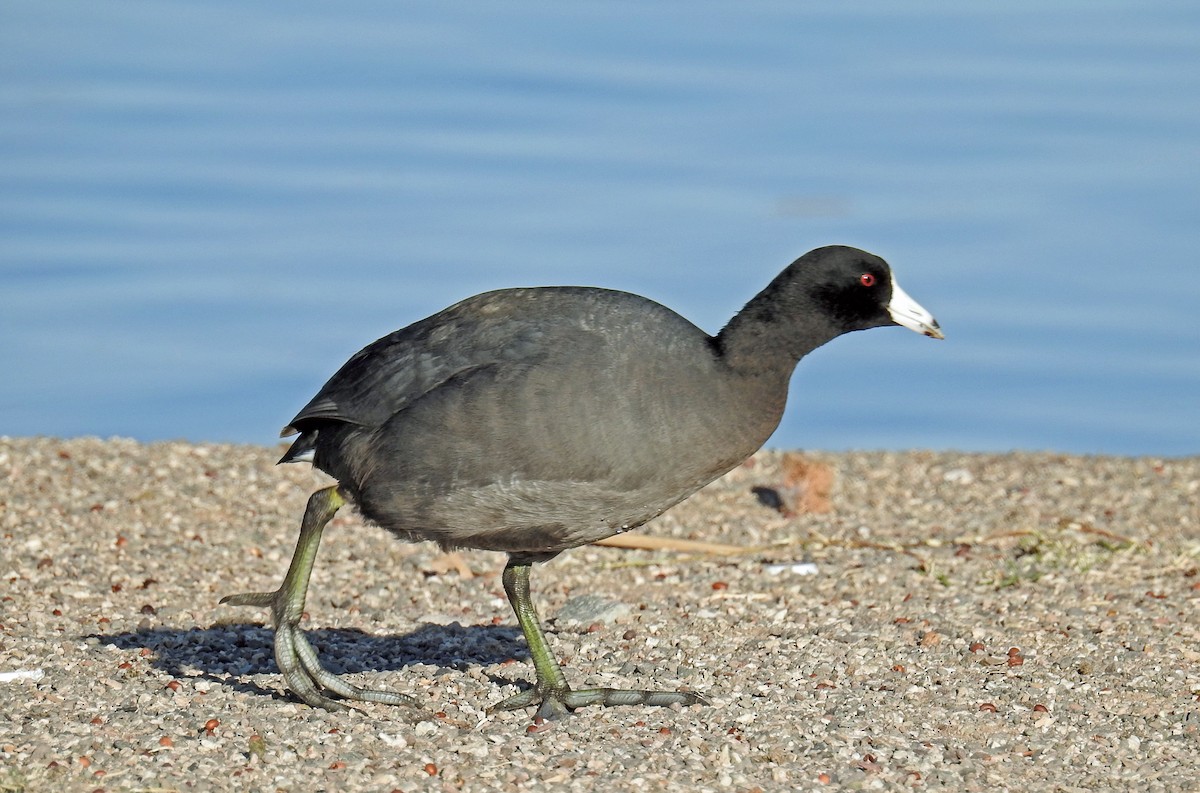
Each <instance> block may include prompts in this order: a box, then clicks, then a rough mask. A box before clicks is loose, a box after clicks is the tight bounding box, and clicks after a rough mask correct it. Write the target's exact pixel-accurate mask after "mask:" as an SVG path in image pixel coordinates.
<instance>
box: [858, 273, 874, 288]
mask: <svg viewBox="0 0 1200 793" xmlns="http://www.w3.org/2000/svg"><path fill="white" fill-rule="evenodd" d="M858 282H859V283H860V284H862V285H863V286H875V276H874V275H872V274H871V273H863V274H862V275H860V276H859V277H858Z"/></svg>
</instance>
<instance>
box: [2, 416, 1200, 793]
mask: <svg viewBox="0 0 1200 793" xmlns="http://www.w3.org/2000/svg"><path fill="white" fill-rule="evenodd" d="M282 448H283V447H269V448H268V447H259V446H236V445H211V444H191V443H183V442H177V443H154V444H142V443H138V442H134V441H130V440H124V439H103V440H102V439H96V438H79V439H56V438H0V481H2V483H3V487H2V489H0V712H2V713H3V714H4V715H3V718H2V719H0V792H2V793H10V792H11V791H76V790H78V791H124V790H139V791H191V790H196V791H224V790H239V791H240V790H255V791H274V790H282V791H293V790H339V791H385V792H386V791H418V790H420V791H425V790H445V791H459V790H463V791H493V790H494V791H525V790H540V791H547V790H593V789H595V790H621V791H623V790H680V791H726V790H730V791H756V790H757V791H773V790H908V789H916V790H925V789H939V790H955V791H992V790H1030V791H1036V790H1054V791H1096V790H1139V791H1180V790H1196V789H1198V788H1200V783H1197V780H1198V779H1200V608H1198V607H1200V457H1191V458H1164V459H1155V458H1118V457H1080V456H1066V455H1060V454H1049V453H1025V452H1022V453H1011V454H994V455H991V454H962V453H952V452H926V451H912V452H853V453H835V454H834V453H829V454H827V453H817V452H814V453H811V454H806V457H808V458H810V459H812V460H816V461H819V462H820V463H821V464H822V465H823V466H827V468H828V470H829V471H831V472H832V481H831V484H830V488H829V495H828V503H829V507H830V508H829V510H828V511H818V512H812V511H805V510H803V509H799V510H792V509H788V508H786V507H787V503H788V498H787V494H788V489H789V484H788V482H787V481H786V480H787V475H786V474H785V468H787V455H785V454H784V453H781V452H760V453H759V454H758V455H756V456H755V457H753V458H751V460H749V461H748V462H747V463H746V464H744V465H742V466H741V467H739V468H737V469H735V470H734V471H732V472H731V473H729V474H728V475H726V476H725V477H724V478H722V479H720V480H718V481H717V482H715V483H713V484H712V485H710V486H709V487H707V488H705V489H704V490H703V491H701V492H700V493H698V494H697V495H696V496H694V497H693V498H691V499H690V500H688V501H686V502H684V503H683V504H681V505H679V506H678V507H676V508H675V509H673V510H671V511H669V512H668V513H666V514H665V515H663V516H662V517H660V518H658V519H656V520H655V521H653V522H652V523H650V524H648V525H647V526H645V527H644V528H643V533H644V534H646V535H651V536H654V537H659V538H664V539H667V540H678V541H704V542H708V543H717V544H723V545H727V546H733V547H732V548H724V549H714V550H712V551H709V552H705V551H702V550H699V549H698V546H689V545H687V544H684V543H683V542H681V543H680V544H679V545H678V547H672V546H671V545H670V544H669V543H668V544H667V545H666V546H664V547H662V548H657V549H652V550H639V549H629V548H615V547H600V546H586V547H582V548H577V549H574V550H571V551H568V552H566V553H564V554H562V555H561V556H559V557H558V558H556V559H554V560H553V561H551V562H549V563H547V564H543V565H538V566H537V567H535V569H534V571H533V578H532V583H533V596H534V602H535V604H536V605H537V607H538V609H539V611H540V613H541V615H542V617H543V619H544V620H545V622H546V627H547V631H548V634H549V639H550V642H551V645H552V647H553V649H554V651H555V653H556V654H557V656H558V658H559V659H560V660H561V661H562V662H563V663H564V668H565V671H566V673H567V675H568V677H569V679H570V680H571V681H572V683H573V684H575V685H577V686H585V685H603V686H616V687H624V688H662V689H671V690H674V689H682V690H691V691H696V692H699V693H700V694H702V695H703V696H704V697H705V698H706V699H707V700H709V703H710V704H708V705H695V706H690V707H678V706H673V707H669V708H647V707H614V708H584V709H581V710H579V711H577V712H576V713H575V714H574V715H573V716H572V717H571V718H568V719H564V720H561V721H556V722H548V723H534V721H533V718H532V712H533V709H532V708H531V709H529V710H524V711H515V712H503V713H489V712H488V710H487V708H488V706H489V705H490V704H494V703H496V702H499V701H500V700H501V699H503V698H504V697H506V696H509V695H511V694H513V693H515V692H517V691H518V690H520V688H521V687H522V686H524V685H525V682H526V681H529V680H532V676H533V669H532V664H531V663H530V660H529V656H528V651H527V649H526V647H525V643H524V640H523V639H522V638H521V634H520V631H519V630H518V628H517V626H516V623H515V620H514V618H513V615H512V613H511V611H510V610H509V607H508V604H507V601H506V600H505V598H504V593H503V591H502V589H501V584H500V575H499V574H500V571H501V569H502V567H503V563H504V557H503V556H502V555H500V554H495V553H485V552H475V551H464V552H460V553H458V554H456V555H447V554H445V553H444V552H443V551H442V550H441V549H439V548H438V547H436V546H434V545H432V544H428V543H425V544H416V545H413V544H405V543H402V542H399V541H397V540H395V539H394V538H392V537H391V536H390V535H388V534H387V533H386V532H384V531H382V530H381V529H378V528H376V527H373V526H369V525H365V524H364V523H363V522H362V520H361V519H360V518H359V517H358V516H357V515H356V514H354V512H353V510H350V509H346V510H343V511H342V512H341V513H339V516H338V517H337V518H336V519H335V520H334V521H333V523H331V524H330V527H329V529H328V530H327V531H326V535H325V541H324V543H323V545H322V548H321V552H320V556H319V557H318V560H317V563H316V567H315V572H314V575H313V582H312V589H311V591H310V594H309V599H308V604H307V615H308V616H307V619H306V620H305V621H304V622H303V626H304V627H305V629H306V631H307V632H308V635H309V637H310V638H311V639H312V641H313V643H314V644H315V645H316V647H317V649H318V651H319V652H320V654H321V658H322V661H323V662H324V664H325V665H326V667H327V668H329V669H330V670H331V671H334V672H337V673H339V674H342V675H345V676H346V678H347V679H349V680H351V681H352V682H354V683H356V684H358V685H360V686H364V687H369V688H380V689H386V690H392V691H397V692H400V693H404V694H408V695H411V696H413V697H415V698H417V699H418V700H419V701H420V702H421V703H422V706H421V707H420V708H410V707H400V706H386V705H376V704H367V705H359V706H356V707H355V708H353V709H351V710H348V711H345V712H326V711H321V710H314V709H311V708H309V707H307V706H304V705H302V704H300V703H298V702H297V701H296V700H295V699H294V698H293V697H291V696H290V695H289V694H288V693H287V692H286V691H285V690H284V689H283V687H282V682H281V680H280V676H279V673H278V670H277V669H276V668H275V662H274V660H273V658H272V646H271V641H272V631H271V629H270V625H269V622H266V620H267V618H268V617H267V614H266V613H265V612H264V611H262V610H257V609H251V608H234V607H230V606H221V605H218V601H219V600H220V598H221V597H222V596H224V595H227V594H231V593H235V592H243V591H250V590H270V589H273V588H275V587H276V586H277V585H278V583H279V581H280V579H281V578H282V576H283V573H284V570H285V569H286V567H287V564H288V560H289V559H290V557H291V552H292V547H293V543H294V541H295V536H296V530H297V527H298V525H299V520H300V516H301V514H302V513H303V510H304V505H305V501H306V499H307V497H308V495H309V493H311V492H312V491H313V490H315V489H316V488H318V487H321V486H324V485H326V484H329V480H328V479H327V478H325V477H324V476H323V475H321V474H319V473H318V472H314V471H312V470H310V469H309V468H308V466H303V465H292V466H275V464H274V463H275V461H276V460H277V459H278V457H279V455H280V453H281V452H282ZM670 464H671V461H669V460H664V461H663V465H670ZM773 493H781V494H783V497H782V498H781V499H779V500H775V499H772V498H769V497H766V495H769V494H773ZM781 504H782V505H783V507H784V508H782V509H781V508H780V506H781ZM718 550H719V551H720V552H718Z"/></svg>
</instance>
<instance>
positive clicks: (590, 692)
mask: <svg viewBox="0 0 1200 793" xmlns="http://www.w3.org/2000/svg"><path fill="white" fill-rule="evenodd" d="M707 704H708V700H706V699H704V697H702V696H700V695H699V694H693V693H691V692H689V691H639V690H637V689H627V688H582V689H579V690H575V689H572V688H570V687H567V686H562V687H549V686H537V685H535V686H534V687H532V688H530V689H528V690H526V691H522V692H521V693H520V694H516V695H515V696H511V697H509V698H508V699H506V700H503V701H501V702H497V703H496V704H495V705H492V706H491V707H490V708H488V712H489V713H491V712H493V711H497V710H519V709H520V708H525V707H529V706H530V705H539V707H538V709H537V713H535V714H534V718H535V719H545V720H546V721H553V720H554V719H561V718H563V717H564V716H568V715H570V713H571V711H573V710H575V709H576V708H583V707H586V706H588V705H601V706H604V707H608V706H610V705H651V706H662V705H685V706H686V705H707Z"/></svg>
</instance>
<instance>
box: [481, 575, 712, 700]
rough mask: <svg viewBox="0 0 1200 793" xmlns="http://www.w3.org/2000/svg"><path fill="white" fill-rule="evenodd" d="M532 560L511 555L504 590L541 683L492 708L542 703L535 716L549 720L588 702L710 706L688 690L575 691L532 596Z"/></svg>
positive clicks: (504, 577) (602, 689) (614, 689)
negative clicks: (553, 649)
mask: <svg viewBox="0 0 1200 793" xmlns="http://www.w3.org/2000/svg"><path fill="white" fill-rule="evenodd" d="M529 568H530V563H529V562H522V561H517V560H515V559H512V558H510V559H509V560H508V564H507V565H505V567H504V575H503V581H504V592H505V594H507V595H508V602H509V603H510V604H512V608H513V613H515V614H516V615H517V622H518V623H520V625H521V631H522V632H523V633H524V634H525V641H526V642H527V643H528V644H529V655H530V657H531V658H532V659H533V668H534V671H535V673H536V674H537V682H535V683H534V685H533V687H532V688H530V689H528V690H526V691H522V692H521V693H520V694H517V695H515V696H512V697H509V698H508V699H506V700H504V701H502V702H498V703H497V704H495V705H493V706H491V707H490V708H489V709H488V710H489V711H495V710H517V709H518V708H524V707H527V706H529V705H540V707H539V708H538V710H537V713H536V714H535V718H542V719H546V720H550V719H558V718H562V717H563V716H566V715H567V714H568V713H570V712H571V711H573V710H574V709H575V708H581V707H584V706H585V705H674V704H676V703H678V704H680V705H696V704H700V705H707V704H708V702H707V701H706V700H705V699H704V698H703V697H701V696H699V695H698V694H693V693H691V692H684V691H639V690H631V689H619V688H586V689H579V690H574V689H572V688H571V687H570V686H568V685H567V678H566V676H565V675H563V672H562V668H561V667H560V666H559V665H558V661H556V660H555V659H554V654H553V653H552V652H551V651H550V645H549V643H548V642H547V641H546V634H545V632H544V631H543V630H542V624H541V621H540V620H539V619H538V615H537V611H536V610H535V609H534V607H533V600H532V599H531V598H530V596H529Z"/></svg>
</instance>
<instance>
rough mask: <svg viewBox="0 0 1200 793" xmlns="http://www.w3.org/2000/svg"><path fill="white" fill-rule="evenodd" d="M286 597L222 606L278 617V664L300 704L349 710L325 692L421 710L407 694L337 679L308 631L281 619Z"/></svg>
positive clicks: (259, 596)
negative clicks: (248, 608)
mask: <svg viewBox="0 0 1200 793" xmlns="http://www.w3.org/2000/svg"><path fill="white" fill-rule="evenodd" d="M285 600H286V595H285V594H284V592H283V590H282V589H280V590H277V591H275V592H248V593H245V594H241V595H228V596H226V597H223V598H221V602H222V603H226V604H229V605H231V606H264V607H266V608H269V609H271V614H272V615H273V616H274V617H275V663H276V665H277V666H278V667H279V671H280V672H281V673H282V674H283V681H284V683H286V684H287V687H288V688H290V689H291V690H292V693H294V694H295V695H296V696H297V697H299V698H300V701H302V702H304V703H305V704H307V705H311V706H312V707H314V708H324V709H325V710H346V709H347V705H346V704H345V703H344V702H340V701H338V700H336V699H333V698H331V697H328V696H326V695H325V694H324V693H322V689H324V690H325V691H327V692H329V693H331V694H335V695H337V696H339V697H341V698H342V699H348V700H354V701H357V702H382V703H384V704H386V705H410V706H413V707H420V703H418V702H417V701H416V700H415V699H413V698H412V697H410V696H407V695H405V694H396V693H394V692H390V691H378V690H375V689H370V688H360V687H358V686H356V685H354V684H352V683H347V682H346V681H345V680H342V679H341V678H340V677H338V676H337V675H335V674H333V673H332V672H330V671H328V670H327V669H325V668H324V667H323V666H321V661H320V659H319V658H318V657H317V650H316V648H315V647H313V646H312V643H311V642H309V640H308V637H307V636H305V635H304V631H302V630H300V627H299V625H298V624H297V622H298V620H297V621H291V620H288V619H281V618H280V617H281V616H282V615H281V614H280V612H281V611H283V610H284V608H285V603H284V601H285Z"/></svg>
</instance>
